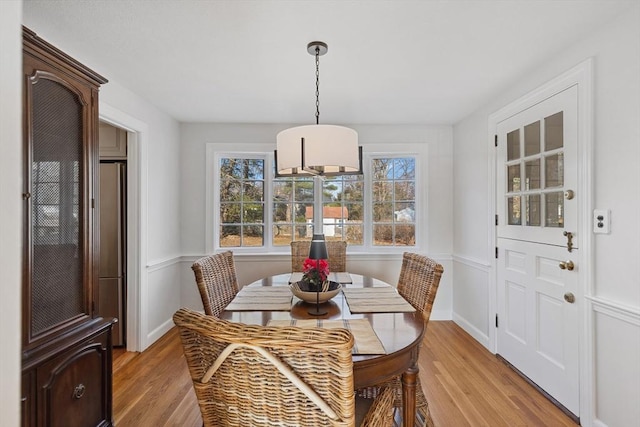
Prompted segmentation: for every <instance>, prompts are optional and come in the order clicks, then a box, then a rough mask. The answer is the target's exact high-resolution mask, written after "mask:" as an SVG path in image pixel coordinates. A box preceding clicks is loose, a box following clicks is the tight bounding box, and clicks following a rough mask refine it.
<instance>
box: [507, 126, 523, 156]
mask: <svg viewBox="0 0 640 427" xmlns="http://www.w3.org/2000/svg"><path fill="white" fill-rule="evenodd" d="M519 158H520V129H516V130H514V131H511V132H509V133H508V134H507V160H515V159H519Z"/></svg>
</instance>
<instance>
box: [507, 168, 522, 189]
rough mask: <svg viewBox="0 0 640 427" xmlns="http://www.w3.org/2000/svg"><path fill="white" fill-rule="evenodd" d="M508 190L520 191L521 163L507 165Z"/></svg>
mask: <svg viewBox="0 0 640 427" xmlns="http://www.w3.org/2000/svg"><path fill="white" fill-rule="evenodd" d="M507 170H508V172H507V176H508V180H509V181H508V182H507V191H508V192H510V193H511V192H513V191H520V165H512V166H507Z"/></svg>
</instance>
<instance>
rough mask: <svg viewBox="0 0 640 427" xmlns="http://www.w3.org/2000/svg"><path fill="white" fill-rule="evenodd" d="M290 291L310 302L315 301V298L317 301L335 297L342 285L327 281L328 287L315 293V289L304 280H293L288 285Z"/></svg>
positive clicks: (320, 301) (313, 302)
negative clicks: (293, 281)
mask: <svg viewBox="0 0 640 427" xmlns="http://www.w3.org/2000/svg"><path fill="white" fill-rule="evenodd" d="M289 288H290V289H291V293H292V294H293V295H295V296H296V297H298V298H300V299H301V300H302V301H304V302H308V303H310V304H315V303H316V298H317V301H318V302H319V303H322V302H327V301H329V300H330V299H331V298H333V297H335V296H336V295H338V294H339V293H340V290H342V285H341V284H340V283H338V282H329V287H328V289H327V290H326V291H320V292H318V293H317V294H318V295H316V291H315V290H313V289H314V288H313V286H311V285H309V284H308V283H306V282H295V283H292V284H291V285H289Z"/></svg>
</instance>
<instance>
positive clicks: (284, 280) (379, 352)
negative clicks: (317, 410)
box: [221, 273, 425, 427]
mask: <svg viewBox="0 0 640 427" xmlns="http://www.w3.org/2000/svg"><path fill="white" fill-rule="evenodd" d="M295 274H296V273H285V274H278V275H274V276H269V277H265V278H263V279H259V280H256V281H255V282H253V283H250V284H248V285H246V286H244V287H242V289H240V291H239V292H238V294H237V295H236V297H235V298H234V300H233V301H232V302H231V303H230V304H229V305H228V306H227V308H226V309H225V310H224V311H223V312H222V314H221V317H222V318H223V319H225V320H229V321H232V322H240V323H245V324H255V325H262V326H274V325H298V326H302V325H307V326H309V325H311V326H319V327H347V328H348V329H351V331H352V333H353V334H354V337H355V344H354V354H353V374H354V375H353V380H354V388H355V389H356V390H360V389H364V388H367V387H375V386H377V385H380V384H383V383H385V382H386V381H389V380H392V379H393V378H395V377H397V376H400V378H401V384H402V400H403V408H402V422H403V426H410V427H413V425H414V422H415V418H416V380H417V376H418V372H419V368H418V352H419V348H420V344H421V343H422V339H423V336H424V333H425V325H424V321H423V319H422V316H421V315H420V313H419V312H417V311H416V310H415V309H414V308H413V307H412V306H411V305H410V304H409V303H408V302H406V300H404V299H403V298H402V296H400V294H398V292H397V290H396V288H395V287H394V286H392V285H389V284H388V283H385V282H384V281H381V280H379V279H376V278H373V277H369V276H365V275H360V274H354V273H338V274H337V275H334V276H333V278H334V279H335V280H336V281H339V282H340V283H341V287H342V289H341V292H339V293H338V294H337V295H336V296H334V297H333V298H332V299H331V300H329V301H327V302H325V303H321V304H320V308H321V311H326V314H324V315H321V316H318V315H313V314H311V312H314V311H315V308H316V306H315V304H314V303H308V302H304V301H302V300H300V299H298V298H297V297H296V296H294V295H293V294H292V293H291V291H290V289H289V287H290V284H291V283H292V282H295V281H296V280H297V278H296V276H295ZM367 323H368V325H367ZM367 334H368V335H367ZM376 338H377V339H376Z"/></svg>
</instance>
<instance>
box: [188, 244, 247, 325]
mask: <svg viewBox="0 0 640 427" xmlns="http://www.w3.org/2000/svg"><path fill="white" fill-rule="evenodd" d="M191 269H192V270H193V273H194V274H195V277H196V284H197V285H198V291H200V298H201V299H202V305H203V306H204V312H205V313H206V314H208V315H210V316H216V317H220V313H222V310H224V309H225V307H226V306H227V305H228V304H229V303H230V302H231V300H233V298H234V297H235V296H236V294H237V293H238V291H239V290H240V288H239V287H238V278H237V277H236V268H235V264H234V261H233V252H231V251H226V252H222V253H219V254H215V255H209V256H206V257H203V258H200V259H199V260H197V261H195V262H194V263H193V265H192V266H191Z"/></svg>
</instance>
